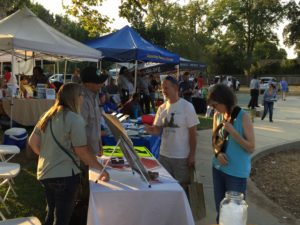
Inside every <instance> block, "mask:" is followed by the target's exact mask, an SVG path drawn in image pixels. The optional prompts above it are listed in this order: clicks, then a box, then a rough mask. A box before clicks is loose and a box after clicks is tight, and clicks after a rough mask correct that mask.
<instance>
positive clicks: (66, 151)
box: [50, 119, 82, 172]
mask: <svg viewBox="0 0 300 225" xmlns="http://www.w3.org/2000/svg"><path fill="white" fill-rule="evenodd" d="M50 130H51V134H52V137H53V139H54V141H55V143H56V144H57V145H58V147H59V148H60V149H61V150H62V151H63V152H64V153H66V154H67V155H68V156H69V157H70V159H71V160H72V161H73V163H74V164H75V166H76V167H77V168H78V169H79V170H80V171H81V172H82V170H81V168H80V166H79V165H78V164H77V162H76V160H75V159H74V157H73V156H72V155H71V154H70V152H69V151H68V150H67V149H66V148H65V147H64V146H62V144H61V143H59V141H58V140H57V139H56V137H55V135H54V133H53V129H52V119H51V120H50Z"/></svg>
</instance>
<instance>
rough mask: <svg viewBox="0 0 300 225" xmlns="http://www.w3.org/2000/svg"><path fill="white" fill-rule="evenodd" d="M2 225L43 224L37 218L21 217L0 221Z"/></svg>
mask: <svg viewBox="0 0 300 225" xmlns="http://www.w3.org/2000/svg"><path fill="white" fill-rule="evenodd" d="M0 224H1V225H41V222H40V221H39V219H38V218H36V217H21V218H16V219H8V220H5V219H4V220H3V221H0Z"/></svg>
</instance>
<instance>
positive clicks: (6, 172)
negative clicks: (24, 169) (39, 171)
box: [0, 162, 20, 214]
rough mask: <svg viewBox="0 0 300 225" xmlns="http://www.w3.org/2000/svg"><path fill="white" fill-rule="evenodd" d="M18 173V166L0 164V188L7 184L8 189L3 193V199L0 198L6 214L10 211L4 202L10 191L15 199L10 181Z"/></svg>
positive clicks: (5, 163) (16, 164) (14, 164)
mask: <svg viewBox="0 0 300 225" xmlns="http://www.w3.org/2000/svg"><path fill="white" fill-rule="evenodd" d="M19 172H20V164H18V163H7V162H0V179H1V180H2V182H1V183H0V187H1V186H3V185H5V184H8V189H7V191H6V193H5V196H4V198H2V196H0V202H1V203H2V204H3V205H4V208H5V210H6V211H7V213H8V214H10V211H9V209H8V207H7V205H6V204H5V200H6V199H7V196H8V194H9V192H10V190H11V191H12V192H13V194H14V196H15V197H17V194H16V192H15V190H14V189H13V187H12V182H11V179H12V178H14V177H15V176H17V175H18V174H19Z"/></svg>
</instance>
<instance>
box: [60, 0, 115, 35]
mask: <svg viewBox="0 0 300 225" xmlns="http://www.w3.org/2000/svg"><path fill="white" fill-rule="evenodd" d="M102 2H103V0H77V1H72V2H71V3H70V4H69V5H66V4H64V1H63V0H62V3H63V8H64V9H65V10H66V13H67V14H68V15H71V16H74V17H76V18H77V19H78V20H79V24H80V25H81V27H82V28H84V29H85V30H86V31H88V32H89V36H91V37H95V36H97V35H99V34H101V33H107V32H109V31H110V28H109V27H108V26H107V24H108V23H110V22H111V20H110V19H109V17H107V16H105V15H102V14H100V13H99V12H98V10H96V9H95V8H94V6H101V5H102Z"/></svg>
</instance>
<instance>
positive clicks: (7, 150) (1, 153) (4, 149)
mask: <svg viewBox="0 0 300 225" xmlns="http://www.w3.org/2000/svg"><path fill="white" fill-rule="evenodd" d="M19 153H20V148H19V147H18V146H16V145H0V159H1V161H2V162H8V161H9V160H11V159H12V158H13V157H14V156H15V155H16V154H19ZM5 155H11V156H10V157H9V158H7V159H5Z"/></svg>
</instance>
